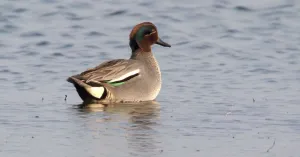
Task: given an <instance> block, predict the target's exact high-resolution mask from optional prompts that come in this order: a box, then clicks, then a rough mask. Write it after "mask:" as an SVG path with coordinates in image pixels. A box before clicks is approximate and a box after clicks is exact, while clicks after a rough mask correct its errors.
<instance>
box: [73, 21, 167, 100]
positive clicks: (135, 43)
mask: <svg viewBox="0 0 300 157" xmlns="http://www.w3.org/2000/svg"><path fill="white" fill-rule="evenodd" d="M153 44H158V45H161V46H164V47H171V45H169V44H168V43H166V42H164V41H162V40H161V39H160V38H159V37H158V32H157V28H156V26H155V25H154V24H152V23H150V22H143V23H140V24H138V25H136V26H135V27H134V28H133V29H132V31H131V33H130V35H129V45H130V48H131V50H132V53H131V57H130V58H129V59H116V60H111V61H106V62H104V63H102V64H100V65H98V66H97V67H95V68H92V69H88V70H86V71H84V72H82V73H81V74H78V75H74V76H71V77H69V78H68V79H67V81H68V82H70V83H73V85H74V86H75V88H76V90H77V92H78V94H79V96H80V97H81V99H82V100H83V101H84V102H96V103H116V102H140V101H150V100H154V99H155V98H156V96H157V95H158V93H159V91H160V88H161V72H160V69H159V66H158V63H157V61H156V59H155V57H154V56H153V53H152V51H151V46H152V45H153Z"/></svg>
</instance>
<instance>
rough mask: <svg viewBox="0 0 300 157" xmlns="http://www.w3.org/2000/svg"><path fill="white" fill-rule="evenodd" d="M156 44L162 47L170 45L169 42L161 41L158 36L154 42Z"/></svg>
mask: <svg viewBox="0 0 300 157" xmlns="http://www.w3.org/2000/svg"><path fill="white" fill-rule="evenodd" d="M156 44H157V45H161V46H164V47H171V45H170V44H168V43H166V42H164V41H162V40H161V39H160V38H158V40H157V42H156Z"/></svg>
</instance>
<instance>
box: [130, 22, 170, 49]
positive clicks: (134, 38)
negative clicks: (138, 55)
mask: <svg viewBox="0 0 300 157" xmlns="http://www.w3.org/2000/svg"><path fill="white" fill-rule="evenodd" d="M129 40H130V42H129V45H130V47H131V50H132V52H135V51H136V50H137V49H141V50H142V51H143V52H150V51H151V45H153V44H158V45H161V46H164V47H171V45H170V44H168V43H166V42H164V41H162V40H161V39H160V38H159V37H158V32H157V28H156V26H155V25H154V24H152V23H151V22H143V23H140V24H138V25H136V26H135V27H134V28H133V29H132V31H131V33H130V35H129Z"/></svg>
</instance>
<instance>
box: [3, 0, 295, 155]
mask: <svg viewBox="0 0 300 157" xmlns="http://www.w3.org/2000/svg"><path fill="white" fill-rule="evenodd" d="M299 12H300V3H299V2H298V1H293V0H284V1H283V0H262V1H259V0H256V1H251V2H250V1H246V0H242V1H241V0H227V1H226V0H215V1H192V0H187V1H181V0H176V1H175V0H172V1H159V0H154V1H151V2H150V1H149V2H146V1H137V0H131V1H126V2H125V1H121V0H112V1H100V0H86V1H79V0H77V1H71V0H67V1H58V0H39V1H38V0H27V1H25V0H24V1H18V0H13V1H8V0H4V1H1V2H0V48H1V52H0V80H1V83H0V89H1V90H0V101H1V105H0V124H1V125H0V156H5V157H23V156H30V157H37V156H44V157H48V156H49V157H52V156H56V157H65V156H75V157H77V156H78V157H82V156H87V157H92V156H95V157H96V156H120V157H127V156H178V157H179V156H197V157H198V156H211V157H219V156H227V157H233V156H236V157H240V156H245V157H253V156H268V157H274V156H286V157H296V156H298V154H299V153H300V151H299V145H300V136H299V133H300V121H299V119H300V107H299V106H298V105H299V103H300V98H299V93H300V84H299V81H300V65H299V64H300V61H299V60H300V53H299V49H300V46H299V45H300V37H299V33H300V30H299V27H300V22H299V19H300V13H299ZM142 21H151V22H153V23H155V24H156V25H157V27H158V30H159V34H160V36H161V38H162V39H163V40H165V41H166V42H168V43H170V44H171V45H172V48H163V47H160V46H154V48H153V51H154V53H155V56H156V57H157V59H158V61H159V64H160V67H161V70H162V78H163V86H162V90H161V92H160V94H159V96H158V97H157V102H153V103H147V104H140V105H138V106H137V105H127V106H110V107H107V108H103V107H101V106H97V105H93V106H91V107H90V108H80V107H79V106H78V104H80V103H81V100H80V98H79V96H78V95H77V93H76V91H75V89H74V87H73V86H72V85H71V84H69V83H68V82H66V81H65V79H66V78H67V77H68V76H70V75H73V74H76V73H79V72H81V71H83V70H86V69H87V68H90V67H94V66H96V65H98V64H99V63H101V62H103V61H106V60H110V59H116V58H128V57H129V56H130V49H129V46H128V36H129V32H130V30H131V29H132V27H133V26H134V25H135V24H137V23H140V22H142ZM65 95H67V96H68V97H67V101H64V97H65ZM274 141H275V145H274V146H272V145H273V143H274Z"/></svg>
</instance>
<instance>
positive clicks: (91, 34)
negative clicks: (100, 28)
mask: <svg viewBox="0 0 300 157" xmlns="http://www.w3.org/2000/svg"><path fill="white" fill-rule="evenodd" d="M85 35H86V36H90V37H91V36H92V37H94V36H106V35H105V34H104V33H100V32H97V31H91V32H88V33H86V34H85Z"/></svg>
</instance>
